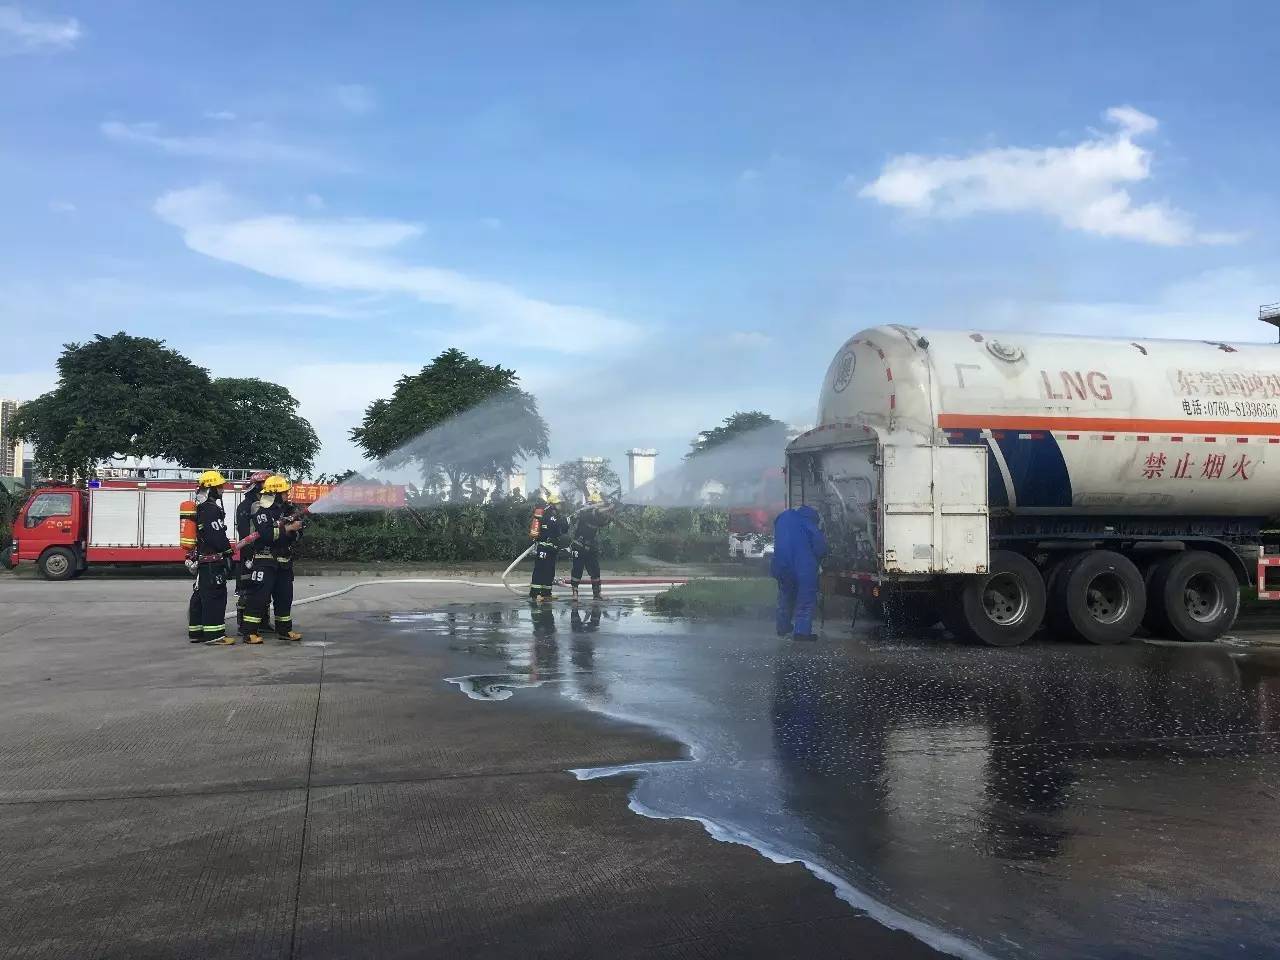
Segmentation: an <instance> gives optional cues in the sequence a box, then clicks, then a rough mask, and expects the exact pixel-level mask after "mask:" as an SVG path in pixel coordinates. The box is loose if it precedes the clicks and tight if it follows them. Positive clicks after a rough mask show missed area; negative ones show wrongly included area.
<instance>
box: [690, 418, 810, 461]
mask: <svg viewBox="0 0 1280 960" xmlns="http://www.w3.org/2000/svg"><path fill="white" fill-rule="evenodd" d="M748 436H749V437H750V442H751V443H752V444H755V443H762V444H763V443H770V442H774V441H776V442H777V443H778V445H779V447H782V446H786V442H787V439H786V438H787V425H786V424H785V423H783V422H782V421H781V420H775V419H773V417H771V416H769V414H767V413H763V412H762V411H760V410H739V411H737V412H735V413H732V414H730V415H729V416H727V417H725V418H724V423H723V424H721V425H720V426H718V427H712V428H711V429H710V430H702V431H700V432H699V433H698V436H697V437H696V438H695V439H694V441H693V443H691V444H690V445H689V447H690V449H689V452H688V453H687V454H685V459H686V460H692V459H693V458H694V457H697V456H701V455H702V454H705V453H708V452H710V451H712V450H714V449H715V448H716V447H721V446H724V445H725V444H727V443H732V442H735V441H739V442H741V441H742V440H743V438H745V437H748Z"/></svg>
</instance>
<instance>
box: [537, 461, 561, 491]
mask: <svg viewBox="0 0 1280 960" xmlns="http://www.w3.org/2000/svg"><path fill="white" fill-rule="evenodd" d="M538 486H539V487H541V488H542V489H543V490H546V491H547V493H556V494H558V493H559V492H560V481H559V479H558V478H557V477H556V468H555V467H553V466H552V465H551V464H549V463H541V464H539V465H538Z"/></svg>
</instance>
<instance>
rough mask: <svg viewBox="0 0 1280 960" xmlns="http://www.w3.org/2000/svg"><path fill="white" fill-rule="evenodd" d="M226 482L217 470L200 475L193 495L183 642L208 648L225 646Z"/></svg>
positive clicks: (228, 547) (230, 640)
mask: <svg viewBox="0 0 1280 960" xmlns="http://www.w3.org/2000/svg"><path fill="white" fill-rule="evenodd" d="M226 483H227V481H226V478H225V477H223V476H222V474H221V473H219V472H218V471H217V470H206V471H205V472H204V473H202V474H200V486H199V489H198V490H197V491H196V518H195V520H196V547H195V554H196V556H195V563H196V570H195V575H196V582H195V584H194V585H193V586H192V588H191V601H190V603H188V604H187V639H189V640H190V641H191V642H192V643H205V644H208V645H209V646H229V645H231V644H233V643H235V642H236V641H235V638H234V637H228V636H227V625H226V617H227V571H228V568H229V563H230V559H231V542H230V541H229V540H228V539H227V515H226V513H225V512H224V511H223V509H222V488H223V487H224V486H226Z"/></svg>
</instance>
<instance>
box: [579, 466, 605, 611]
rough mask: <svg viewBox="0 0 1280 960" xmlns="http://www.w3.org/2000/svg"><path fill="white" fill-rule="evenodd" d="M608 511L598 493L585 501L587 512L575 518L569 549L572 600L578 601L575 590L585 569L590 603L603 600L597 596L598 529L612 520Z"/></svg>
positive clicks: (598, 577) (598, 582)
mask: <svg viewBox="0 0 1280 960" xmlns="http://www.w3.org/2000/svg"><path fill="white" fill-rule="evenodd" d="M611 512H612V511H611V508H610V507H606V506H605V505H604V499H603V498H602V497H601V496H600V494H598V493H594V492H593V493H592V494H591V495H590V496H588V497H587V506H586V509H585V510H583V511H582V512H581V513H579V514H578V523H577V527H576V529H575V530H574V534H573V543H572V545H571V546H570V555H571V556H572V557H573V571H572V573H571V574H570V578H569V585H570V587H571V588H572V589H573V599H574V600H577V599H578V587H579V586H581V584H582V571H583V568H584V567H585V568H586V571H587V573H588V575H590V577H591V599H593V600H603V599H604V597H603V596H601V594H600V528H601V527H603V526H604V525H605V524H606V523H608V522H609V521H610V519H612V517H611V516H610V514H611Z"/></svg>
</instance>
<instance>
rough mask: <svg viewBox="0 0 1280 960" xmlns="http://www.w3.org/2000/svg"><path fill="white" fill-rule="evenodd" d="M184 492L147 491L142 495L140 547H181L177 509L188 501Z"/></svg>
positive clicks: (187, 493) (189, 496)
mask: <svg viewBox="0 0 1280 960" xmlns="http://www.w3.org/2000/svg"><path fill="white" fill-rule="evenodd" d="M190 499H191V494H190V493H189V492H188V491H186V490H147V491H146V492H144V493H143V495H142V507H143V517H142V545H143V546H144V547H177V546H181V537H180V536H179V534H178V521H179V517H178V508H179V507H180V506H181V504H182V501H183V500H190Z"/></svg>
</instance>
